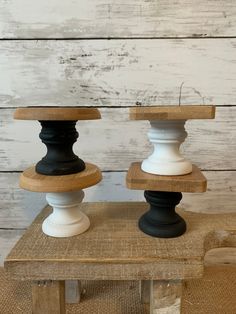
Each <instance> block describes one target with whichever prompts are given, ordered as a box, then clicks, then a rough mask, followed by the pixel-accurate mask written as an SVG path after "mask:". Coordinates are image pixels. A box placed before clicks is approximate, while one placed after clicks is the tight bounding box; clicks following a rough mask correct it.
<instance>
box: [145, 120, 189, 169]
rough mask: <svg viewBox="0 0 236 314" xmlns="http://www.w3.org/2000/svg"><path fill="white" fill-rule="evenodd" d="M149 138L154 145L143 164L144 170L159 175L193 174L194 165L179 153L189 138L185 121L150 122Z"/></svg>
mask: <svg viewBox="0 0 236 314" xmlns="http://www.w3.org/2000/svg"><path fill="white" fill-rule="evenodd" d="M150 123H151V129H150V131H149V132H148V138H149V140H150V142H151V143H153V144H154V151H153V153H152V155H151V156H149V157H148V158H147V159H145V160H144V161H143V162H142V166H141V168H142V170H143V171H145V172H148V173H152V174H159V175H184V174H187V173H190V172H192V164H191V163H190V162H189V161H188V160H186V159H185V158H184V157H183V156H182V155H181V154H180V151H179V147H180V145H181V144H182V142H184V140H185V138H186V137H187V132H186V131H185V128H184V125H185V120H166V121H150Z"/></svg>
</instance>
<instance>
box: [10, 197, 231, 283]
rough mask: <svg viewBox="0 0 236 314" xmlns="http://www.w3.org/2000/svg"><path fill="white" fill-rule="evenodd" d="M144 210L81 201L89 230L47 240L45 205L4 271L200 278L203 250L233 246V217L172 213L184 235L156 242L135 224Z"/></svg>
mask: <svg viewBox="0 0 236 314" xmlns="http://www.w3.org/2000/svg"><path fill="white" fill-rule="evenodd" d="M147 208H148V204H147V203H142V202H126V203H109V202H105V203H84V204H81V210H83V212H85V213H86V214H87V215H88V217H89V219H90V222H91V227H90V229H89V230H88V231H87V232H85V233H83V234H81V235H78V236H74V237H71V238H53V237H49V236H47V235H45V234H44V233H43V232H42V221H43V220H44V219H45V217H46V216H47V215H48V214H49V213H50V212H51V208H50V207H47V208H45V209H44V210H43V211H42V213H41V214H40V215H39V216H38V217H37V218H36V220H35V221H34V222H33V223H32V225H31V226H30V227H29V229H28V230H27V231H26V232H25V234H24V235H23V236H22V238H21V239H20V240H19V241H18V243H17V244H16V245H15V247H14V248H13V249H12V251H11V252H10V254H9V255H8V257H7V258H6V260H5V267H6V269H7V270H8V271H9V273H10V275H11V276H12V277H13V278H15V279H20V280H27V279H29V280H34V279H35V280H39V279H42V280H46V279H51V280H65V279H81V280H82V279H85V280H86V279H87V280H142V279H143V280H145V279H147V280H148V279H177V278H179V279H180V278H196V277H201V276H202V274H203V257H204V254H205V251H207V250H209V249H211V248H213V247H220V246H227V245H231V246H233V241H234V245H236V237H235V235H236V231H235V232H234V233H233V232H232V230H236V214H224V215H223V214H216V215H215V214H197V213H191V212H184V211H181V210H178V212H179V214H180V215H181V216H182V217H183V218H184V219H185V220H186V222H187V232H186V233H185V234H184V235H182V236H181V237H178V238H172V239H159V238H153V237H150V236H148V235H146V234H144V233H143V232H141V231H140V230H139V228H138V226H137V224H138V219H139V218H140V216H141V215H142V214H143V213H144V212H145V211H147ZM221 230H224V231H221ZM225 230H226V231H225ZM227 230H231V231H230V232H228V231H227ZM230 235H232V241H231V238H230Z"/></svg>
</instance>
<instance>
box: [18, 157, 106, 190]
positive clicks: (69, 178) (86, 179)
mask: <svg viewBox="0 0 236 314" xmlns="http://www.w3.org/2000/svg"><path fill="white" fill-rule="evenodd" d="M101 180H102V174H101V171H100V170H99V168H98V167H97V166H95V165H93V164H90V163H86V168H85V170H84V171H81V172H78V173H75V174H68V175H64V176H46V175H43V174H39V173H37V172H36V171H35V167H31V168H28V169H26V170H25V171H24V172H23V173H22V174H21V176H20V187H21V188H22V189H25V190H29V191H33V192H71V191H77V190H81V189H85V188H88V187H90V186H93V185H95V184H97V183H98V182H100V181H101Z"/></svg>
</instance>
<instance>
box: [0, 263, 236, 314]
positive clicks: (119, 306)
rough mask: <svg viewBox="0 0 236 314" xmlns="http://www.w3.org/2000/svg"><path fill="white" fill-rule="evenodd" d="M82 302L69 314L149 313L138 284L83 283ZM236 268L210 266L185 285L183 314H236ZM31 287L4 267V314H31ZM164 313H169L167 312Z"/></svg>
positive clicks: (0, 295)
mask: <svg viewBox="0 0 236 314" xmlns="http://www.w3.org/2000/svg"><path fill="white" fill-rule="evenodd" d="M82 289H83V295H82V301H81V303H80V304H68V305H67V311H66V313H67V314H75V313H77V314H85V313H86V314H147V313H148V312H147V309H145V307H144V306H142V305H141V304H140V301H139V290H138V282H137V281H83V282H82ZM235 290H236V268H235V267H234V266H208V267H206V271H205V275H204V278H203V279H201V280H191V281H187V282H185V284H184V291H183V298H182V314H212V313H216V314H235V308H236V298H235ZM30 295H31V292H30V284H29V283H27V282H19V281H12V280H9V278H7V275H6V273H5V271H4V269H3V268H0V313H1V314H3V313H4V314H13V313H14V314H30V313H31V300H30ZM163 314H165V313H164V312H163Z"/></svg>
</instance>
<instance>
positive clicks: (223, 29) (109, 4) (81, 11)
mask: <svg viewBox="0 0 236 314" xmlns="http://www.w3.org/2000/svg"><path fill="white" fill-rule="evenodd" d="M0 21H1V22H0V36H1V37H3V38H6V37H8V38H29V37H30V38H55V37H58V38H68V37H69V38H86V37H103V38H104V37H137V36H138V37H169V36H171V37H175V36H194V37H206V36H234V35H235V33H236V26H235V25H236V23H235V22H236V4H235V1H233V0H224V1H221V0H215V1H204V0H199V1H197V2H196V1H194V0H178V1H166V0H159V1H156V0H150V1H144V0H136V1H135V0H128V1H126V0H119V1H115V2H114V1H111V0H83V1H73V0H68V1H66V2H63V1H60V2H59V1H56V0H50V1H47V0H41V1H37V2H35V1H30V0H21V1H17V0H1V1H0Z"/></svg>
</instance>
